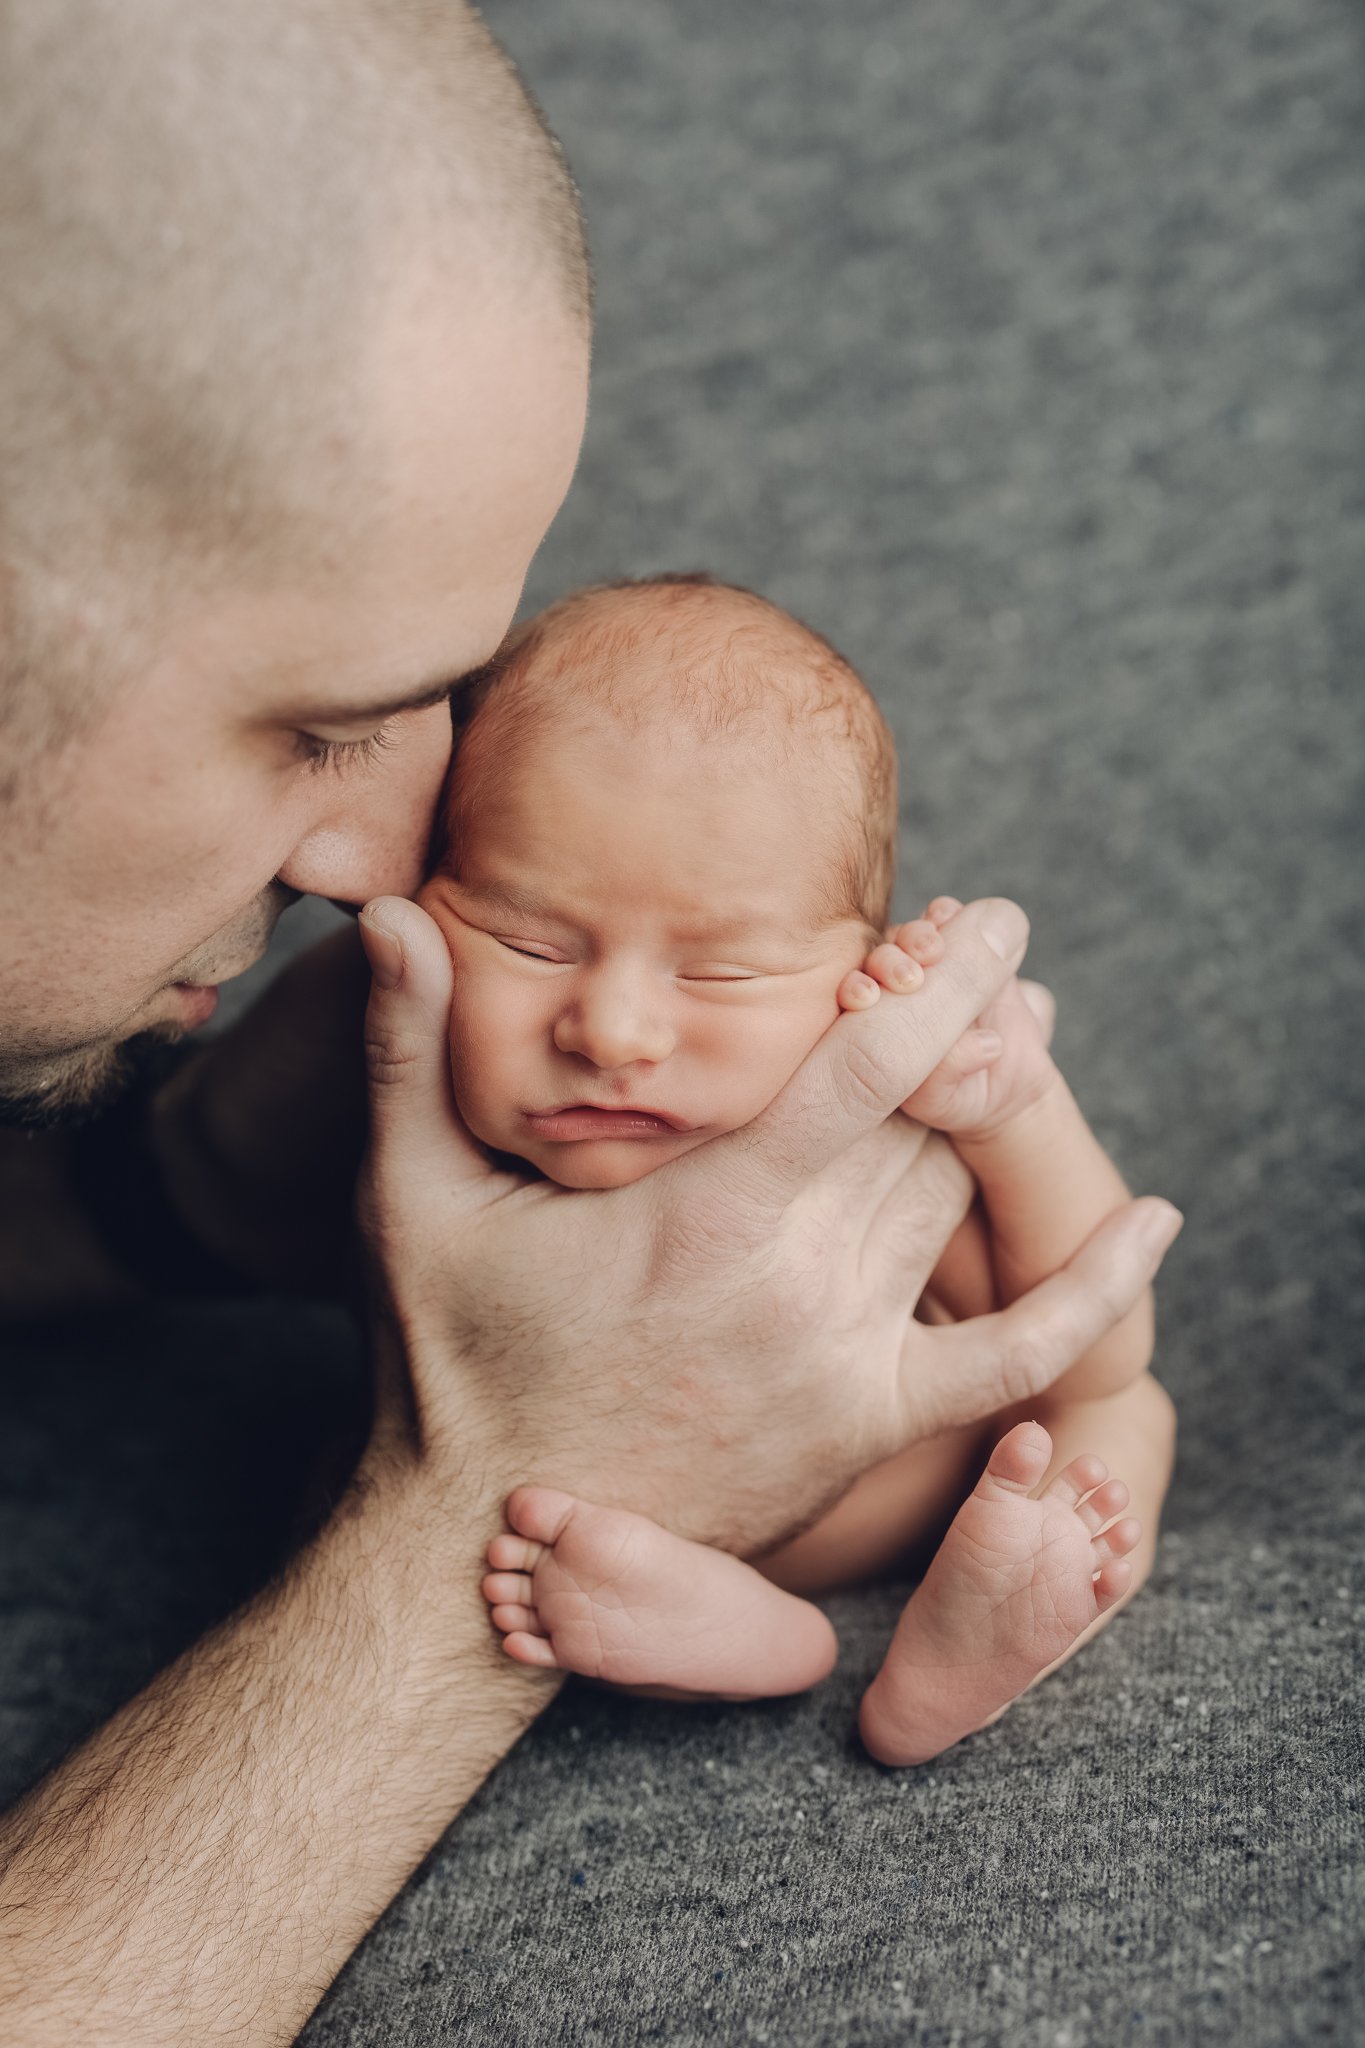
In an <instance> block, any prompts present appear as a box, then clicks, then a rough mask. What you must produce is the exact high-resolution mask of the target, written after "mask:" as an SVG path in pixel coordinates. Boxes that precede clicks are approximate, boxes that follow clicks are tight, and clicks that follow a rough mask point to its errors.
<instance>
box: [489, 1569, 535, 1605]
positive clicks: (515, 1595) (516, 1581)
mask: <svg viewBox="0 0 1365 2048" xmlns="http://www.w3.org/2000/svg"><path fill="white" fill-rule="evenodd" d="M483 1597H484V1599H485V1600H492V1601H498V1600H520V1602H521V1603H522V1605H523V1606H524V1607H530V1606H532V1605H533V1603H534V1600H535V1593H534V1591H533V1589H532V1586H531V1579H530V1575H529V1573H527V1572H489V1574H488V1576H487V1577H486V1578H485V1580H484V1582H483Z"/></svg>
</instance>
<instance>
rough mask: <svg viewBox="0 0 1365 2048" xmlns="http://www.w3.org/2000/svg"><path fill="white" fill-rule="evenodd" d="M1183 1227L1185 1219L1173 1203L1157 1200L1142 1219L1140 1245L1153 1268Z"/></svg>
mask: <svg viewBox="0 0 1365 2048" xmlns="http://www.w3.org/2000/svg"><path fill="white" fill-rule="evenodd" d="M1184 1227H1185V1219H1184V1217H1183V1216H1182V1215H1181V1213H1180V1211H1179V1210H1178V1209H1177V1208H1176V1206H1175V1204H1174V1202H1167V1201H1162V1200H1157V1201H1154V1202H1153V1203H1152V1206H1151V1209H1150V1210H1149V1212H1148V1214H1147V1215H1146V1216H1145V1217H1144V1219H1143V1224H1142V1243H1143V1248H1144V1250H1145V1251H1146V1252H1147V1255H1148V1257H1149V1258H1150V1259H1151V1261H1152V1263H1153V1265H1154V1266H1155V1265H1156V1264H1157V1263H1158V1261H1159V1260H1161V1259H1162V1258H1164V1257H1165V1255H1166V1253H1167V1252H1168V1251H1169V1250H1170V1248H1171V1246H1172V1245H1173V1244H1174V1243H1175V1241H1176V1239H1177V1238H1178V1237H1179V1235H1180V1233H1181V1231H1182V1230H1183V1229H1184Z"/></svg>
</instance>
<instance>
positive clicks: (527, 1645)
mask: <svg viewBox="0 0 1365 2048" xmlns="http://www.w3.org/2000/svg"><path fill="white" fill-rule="evenodd" d="M502 1647H503V1648H504V1650H506V1652H507V1654H508V1656H509V1657H514V1658H515V1659H516V1661H517V1663H518V1664H539V1665H540V1666H541V1668H542V1669H543V1670H546V1671H558V1669H559V1659H558V1657H556V1655H555V1653H554V1651H553V1650H552V1649H551V1648H550V1645H549V1644H548V1643H547V1642H546V1640H545V1638H544V1636H533V1635H531V1634H529V1633H528V1632H527V1631H525V1630H523V1629H514V1630H513V1632H512V1634H511V1635H508V1636H504V1637H503V1639H502Z"/></svg>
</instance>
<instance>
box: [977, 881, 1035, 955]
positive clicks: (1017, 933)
mask: <svg viewBox="0 0 1365 2048" xmlns="http://www.w3.org/2000/svg"><path fill="white" fill-rule="evenodd" d="M981 936H982V938H983V939H984V940H985V941H986V944H987V945H988V946H989V947H990V949H991V951H992V953H995V954H998V955H999V957H1000V959H1002V960H1012V959H1013V957H1014V955H1015V954H1016V953H1017V952H1018V951H1019V948H1020V947H1021V946H1024V945H1027V943H1028V919H1027V918H1026V917H1025V915H1024V913H1023V911H1022V910H1021V909H1020V908H1019V905H1018V904H1017V903H1010V902H1009V901H1008V900H1007V899H1006V898H1005V897H1003V896H1001V897H998V898H997V899H996V901H995V902H994V903H992V904H991V906H990V909H989V910H988V911H987V912H986V913H985V915H984V917H983V918H982V920H981Z"/></svg>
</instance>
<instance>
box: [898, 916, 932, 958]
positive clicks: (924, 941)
mask: <svg viewBox="0 0 1365 2048" xmlns="http://www.w3.org/2000/svg"><path fill="white" fill-rule="evenodd" d="M891 936H892V938H893V939H894V940H895V942H896V944H897V945H898V946H899V947H901V949H902V951H904V952H906V953H909V954H910V956H911V958H912V959H915V960H918V961H919V963H920V965H921V967H932V966H933V964H934V962H935V961H936V960H941V959H942V958H943V934H942V933H941V932H940V931H939V929H938V926H937V925H936V924H933V923H931V921H930V920H929V919H928V918H927V917H916V918H912V919H911V921H910V923H909V924H903V925H901V926H899V927H898V928H897V930H896V931H894V932H893V933H892V934H891Z"/></svg>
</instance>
